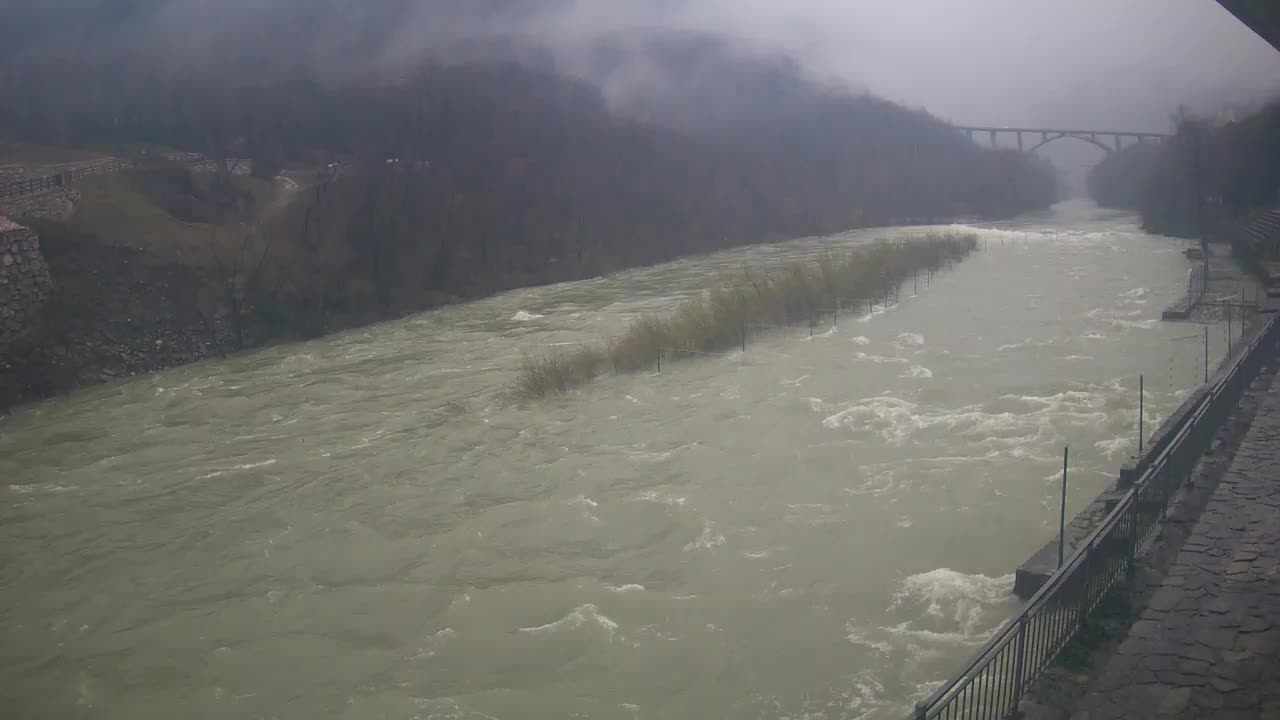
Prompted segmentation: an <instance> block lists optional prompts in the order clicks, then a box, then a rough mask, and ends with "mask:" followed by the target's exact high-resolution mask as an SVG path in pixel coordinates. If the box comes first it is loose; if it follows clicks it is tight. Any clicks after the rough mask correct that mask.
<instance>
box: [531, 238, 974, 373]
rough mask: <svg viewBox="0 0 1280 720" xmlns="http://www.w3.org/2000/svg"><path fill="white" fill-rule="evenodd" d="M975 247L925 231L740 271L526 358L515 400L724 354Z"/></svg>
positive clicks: (878, 292) (869, 296)
mask: <svg viewBox="0 0 1280 720" xmlns="http://www.w3.org/2000/svg"><path fill="white" fill-rule="evenodd" d="M977 246H978V238H977V235H975V234H972V233H933V234H930V235H927V236H925V237H924V238H922V239H920V240H914V241H909V242H897V243H889V242H880V243H876V244H874V245H870V246H867V247H862V248H856V249H852V250H833V251H830V252H827V253H825V254H824V255H822V256H820V257H818V258H816V259H812V260H792V261H788V262H786V263H784V264H783V265H782V266H781V267H779V268H776V269H773V270H769V271H762V270H755V269H749V268H744V269H742V270H741V271H739V272H737V273H734V274H732V275H729V276H728V277H725V278H723V279H722V280H721V281H720V282H718V283H717V284H716V285H714V286H713V287H711V288H709V289H708V290H707V291H705V292H704V293H702V294H701V295H700V296H698V297H696V298H693V299H691V300H688V301H686V302H685V303H683V304H681V305H680V306H679V307H678V308H676V309H675V310H674V311H673V312H671V313H670V314H666V315H646V316H643V317H641V318H638V319H637V320H635V321H634V322H633V323H632V324H631V326H630V327H629V328H628V329H627V331H626V332H624V333H623V334H622V335H619V336H618V337H616V338H613V339H612V340H609V341H608V342H602V343H599V344H595V345H581V346H577V347H575V348H573V349H570V350H565V349H556V350H554V351H551V352H548V353H544V354H539V355H528V356H525V358H524V360H523V363H522V364H521V368H520V378H519V381H518V387H517V391H518V394H520V395H521V396H523V397H525V398H537V397H543V396H546V395H552V394H556V393H562V392H566V391H568V390H570V389H572V388H574V387H577V386H579V385H582V384H585V383H587V382H590V381H591V380H594V379H595V378H596V377H598V376H600V375H601V374H604V373H605V372H609V371H613V372H618V373H625V372H637V371H641V370H647V369H651V368H658V367H659V366H660V364H661V363H662V362H666V361H667V360H668V359H670V360H681V359H686V358H689V357H696V356H697V355H699V354H705V353H716V352H723V351H725V350H729V349H732V348H735V347H739V346H740V345H742V344H744V343H745V342H746V338H747V335H748V334H749V333H750V332H751V331H752V328H768V327H775V328H776V327H785V326H796V325H811V324H813V323H816V322H818V321H819V319H820V318H823V319H825V318H829V317H831V315H832V313H833V312H838V308H839V307H840V306H841V304H842V303H843V304H844V307H846V308H850V307H856V305H857V304H858V303H859V302H879V301H883V299H884V298H886V297H888V296H889V295H891V294H892V293H893V292H894V291H895V290H896V289H897V288H898V287H899V286H900V284H901V283H902V282H903V281H905V280H906V279H907V278H909V277H911V276H912V275H913V274H914V273H917V272H923V271H931V270H937V269H938V268H940V267H942V266H943V265H945V264H947V263H949V262H953V261H956V260H959V259H962V258H964V257H965V256H966V255H968V254H969V253H970V252H972V251H973V250H974V249H976V248H977Z"/></svg>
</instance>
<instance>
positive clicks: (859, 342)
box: [849, 335, 871, 345]
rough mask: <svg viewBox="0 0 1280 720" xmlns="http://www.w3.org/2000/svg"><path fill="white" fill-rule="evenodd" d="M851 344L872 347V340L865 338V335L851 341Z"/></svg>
mask: <svg viewBox="0 0 1280 720" xmlns="http://www.w3.org/2000/svg"><path fill="white" fill-rule="evenodd" d="M849 342H851V343H853V344H854V345H870V344H871V339H870V338H867V337H865V336H863V335H859V336H858V337H856V338H852V339H850V341H849Z"/></svg>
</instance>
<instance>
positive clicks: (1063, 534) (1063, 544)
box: [1058, 445, 1071, 569]
mask: <svg viewBox="0 0 1280 720" xmlns="http://www.w3.org/2000/svg"><path fill="white" fill-rule="evenodd" d="M1070 450H1071V446H1070V445H1068V446H1067V447H1064V448H1062V512H1061V514H1060V516H1059V517H1058V568H1059V569H1061V568H1062V558H1063V556H1064V553H1065V551H1066V548H1067V453H1068V452H1069V451H1070Z"/></svg>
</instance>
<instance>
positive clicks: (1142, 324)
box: [1111, 318, 1160, 330]
mask: <svg viewBox="0 0 1280 720" xmlns="http://www.w3.org/2000/svg"><path fill="white" fill-rule="evenodd" d="M1111 323H1112V324H1113V325H1119V326H1120V327H1124V328H1134V329H1137V330H1150V329H1151V328H1153V327H1155V326H1157V325H1159V324H1160V319H1159V318H1151V319H1149V320H1118V319H1116V320H1112V321H1111Z"/></svg>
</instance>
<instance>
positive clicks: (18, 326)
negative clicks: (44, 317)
mask: <svg viewBox="0 0 1280 720" xmlns="http://www.w3.org/2000/svg"><path fill="white" fill-rule="evenodd" d="M52 290H53V281H52V280H51V279H50V277H49V267H48V265H46V264H45V261H44V257H43V256H41V254H40V241H39V239H37V238H36V234H35V233H33V232H32V231H31V230H29V229H27V228H25V227H23V226H21V225H18V224H17V223H15V222H13V221H12V220H9V219H8V218H7V217H4V216H3V215H0V359H3V358H7V357H9V355H10V353H12V352H13V351H14V350H16V349H18V348H19V347H20V346H21V345H22V344H23V343H24V342H25V341H27V340H28V339H29V336H30V335H31V334H32V331H33V330H34V329H35V328H36V326H37V324H38V322H39V319H40V317H41V313H42V311H43V310H44V309H45V306H46V305H47V304H48V301H49V294H50V292H52Z"/></svg>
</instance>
